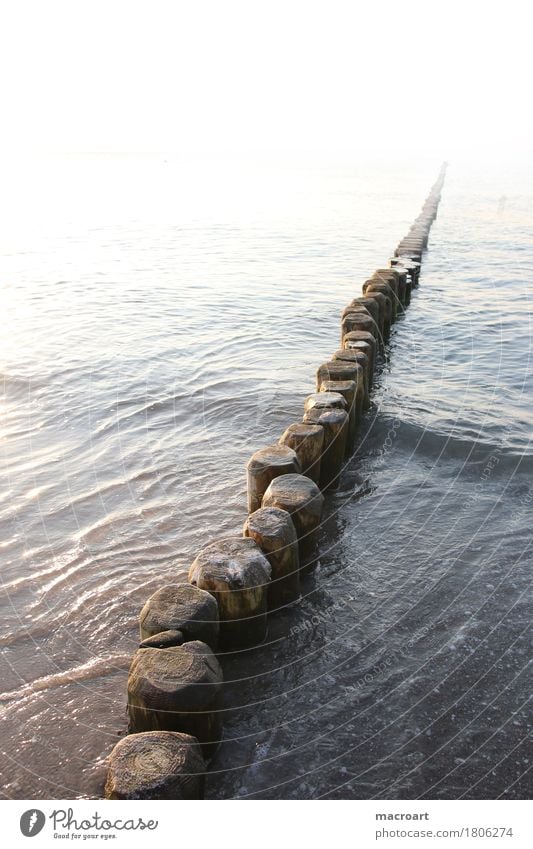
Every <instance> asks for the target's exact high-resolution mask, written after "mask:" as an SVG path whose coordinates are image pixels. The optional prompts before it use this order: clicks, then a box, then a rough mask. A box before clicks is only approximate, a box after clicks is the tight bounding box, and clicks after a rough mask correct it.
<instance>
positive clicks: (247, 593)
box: [189, 475, 285, 650]
mask: <svg viewBox="0 0 533 849" xmlns="http://www.w3.org/2000/svg"><path fill="white" fill-rule="evenodd" d="M280 477H282V478H283V477H285V475H280ZM274 480H277V478H274ZM271 572H272V570H271V568H270V563H269V562H268V560H267V559H266V557H265V555H264V554H263V552H262V551H261V549H260V548H259V546H258V545H256V543H255V542H254V541H253V540H252V539H247V538H245V537H229V538H226V539H221V540H217V541H216V542H212V543H211V544H210V545H207V546H206V547H205V548H203V549H202V550H201V551H200V553H199V554H198V556H197V557H196V559H195V560H194V562H193V564H192V566H191V568H190V569H189V581H190V583H191V584H193V586H196V587H200V588H201V589H203V590H207V592H210V593H212V595H214V596H215V598H216V600H217V602H218V614H219V617H220V644H221V646H222V648H223V649H226V650H228V649H235V648H243V647H246V646H250V645H254V644H256V643H260V642H262V641H263V640H264V639H265V637H266V633H267V615H266V612H267V591H268V584H269V582H270V578H271Z"/></svg>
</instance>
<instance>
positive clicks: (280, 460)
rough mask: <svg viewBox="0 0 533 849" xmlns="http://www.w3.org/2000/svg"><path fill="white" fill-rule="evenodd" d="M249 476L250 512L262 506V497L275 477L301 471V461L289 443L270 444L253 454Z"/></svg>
mask: <svg viewBox="0 0 533 849" xmlns="http://www.w3.org/2000/svg"><path fill="white" fill-rule="evenodd" d="M246 470H247V478H248V512H249V513H253V512H254V510H259V508H260V507H261V499H262V498H263V495H264V494H265V491H266V489H267V487H268V485H269V483H270V481H271V480H273V478H275V477H277V476H278V475H287V474H291V473H294V472H296V473H299V472H300V471H301V468H300V463H299V461H298V457H297V456H296V453H295V452H294V451H293V450H292V448H289V446H288V445H280V444H279V442H276V443H275V444H274V445H268V446H267V447H266V448H261V449H260V450H259V451H256V452H255V454H252V456H251V457H250V459H249V460H248V465H247V467H246Z"/></svg>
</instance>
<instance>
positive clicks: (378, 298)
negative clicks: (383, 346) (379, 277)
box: [362, 287, 391, 343]
mask: <svg viewBox="0 0 533 849" xmlns="http://www.w3.org/2000/svg"><path fill="white" fill-rule="evenodd" d="M362 300H364V301H366V300H370V301H375V302H376V303H377V304H378V306H379V314H380V315H379V320H380V323H381V328H382V331H381V334H382V341H383V343H384V342H386V341H387V339H388V338H389V334H390V323H391V303H390V300H389V299H388V298H387V296H386V295H385V294H384V293H383V292H376V291H374V290H373V289H372V287H369V288H368V289H367V291H366V293H365V295H364V296H363V298H362Z"/></svg>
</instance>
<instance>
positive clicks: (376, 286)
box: [363, 277, 396, 337]
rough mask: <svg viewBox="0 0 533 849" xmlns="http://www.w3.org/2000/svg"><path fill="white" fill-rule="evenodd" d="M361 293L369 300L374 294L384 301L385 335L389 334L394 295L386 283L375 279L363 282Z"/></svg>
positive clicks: (392, 315)
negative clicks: (380, 296)
mask: <svg viewBox="0 0 533 849" xmlns="http://www.w3.org/2000/svg"><path fill="white" fill-rule="evenodd" d="M363 293H364V295H365V297H368V298H371V297H373V296H374V295H375V294H379V295H382V296H383V297H384V298H385V299H386V302H385V335H386V336H387V337H388V336H389V334H390V328H391V324H392V322H393V321H394V304H395V302H396V295H395V293H394V291H393V290H392V289H391V287H390V286H389V284H388V283H383V282H380V281H379V280H377V278H375V277H373V278H372V277H371V278H370V279H369V280H365V282H364V283H363Z"/></svg>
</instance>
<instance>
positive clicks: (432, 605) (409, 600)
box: [0, 157, 533, 799]
mask: <svg viewBox="0 0 533 849" xmlns="http://www.w3.org/2000/svg"><path fill="white" fill-rule="evenodd" d="M439 165H440V163H438V162H434V163H428V164H427V165H419V166H417V167H416V168H415V167H413V168H407V169H405V168H404V169H396V168H395V169H393V168H388V169H384V168H379V169H378V168H375V167H374V168H370V167H362V166H361V167H344V168H340V167H338V168H320V169H318V168H316V169H312V168H306V167H303V166H302V167H296V168H295V167H292V168H290V167H280V166H276V167H274V166H272V167H262V168H259V167H255V166H252V165H249V166H248V165H247V166H239V167H237V166H236V165H235V164H231V163H228V164H227V165H226V166H225V167H224V168H220V167H215V166H214V165H212V164H210V163H208V162H202V163H199V162H197V163H192V164H188V165H187V166H186V165H185V164H184V163H182V162H178V161H175V160H173V159H167V160H165V159H163V158H155V157H154V158H143V159H140V158H133V157H130V158H127V157H115V158H101V157H100V158H98V157H93V158H91V157H87V158H78V159H75V158H72V159H69V160H64V161H60V160H55V161H48V162H47V163H46V164H45V166H43V163H38V164H36V165H31V164H28V163H24V166H23V168H17V167H13V168H11V170H10V172H9V173H8V174H7V175H4V177H3V186H4V190H3V194H4V200H7V203H6V204H5V208H4V212H3V214H2V221H1V227H2V241H3V243H4V251H3V253H4V256H3V260H2V277H1V290H0V291H1V299H2V303H1V310H0V314H1V317H2V321H3V329H2V334H1V338H0V372H1V376H2V383H1V386H2V389H3V399H2V407H1V410H2V412H1V417H0V430H1V436H2V442H1V446H2V469H3V481H4V482H3V486H2V488H1V491H0V531H1V532H0V551H1V559H2V570H1V574H2V580H3V593H2V612H1V623H2V626H1V630H0V645H1V647H2V661H1V675H2V680H1V685H0V690H1V695H0V716H1V729H2V731H1V751H2V767H1V769H2V771H3V772H4V775H3V776H2V788H3V795H4V796H5V797H8V798H27V797H30V798H31V797H51V798H61V797H63V798H68V797H78V796H88V797H91V796H98V795H100V794H101V792H102V782H103V776H104V765H103V759H104V758H105V756H106V755H107V754H108V753H109V751H110V750H111V748H112V746H113V744H114V743H115V742H116V740H117V739H118V737H119V735H122V734H124V733H125V730H126V716H125V684H126V676H127V667H128V665H129V659H130V656H131V653H132V652H133V650H134V648H135V647H136V643H137V639H136V638H137V616H138V612H139V610H140V607H141V606H142V604H143V603H144V601H145V600H146V598H147V596H148V595H149V594H151V593H152V592H153V591H155V589H157V588H158V587H159V586H160V585H161V584H163V583H165V582H168V581H169V580H172V578H173V577H175V576H177V575H179V574H180V573H182V572H183V570H185V569H187V568H188V566H189V564H190V562H191V561H192V559H193V557H194V556H195V554H196V552H197V551H198V549H199V548H200V547H201V546H202V545H203V544H204V543H206V542H208V541H209V540H210V539H211V538H214V537H219V536H221V535H222V534H232V533H239V532H240V528H241V525H242V522H243V520H244V518H245V513H244V504H245V501H244V496H245V481H244V474H243V468H244V464H245V462H246V460H247V458H248V457H249V455H250V454H251V453H252V452H253V451H254V450H256V449H257V448H259V447H262V446H263V445H265V444H267V443H268V442H271V441H274V440H276V439H277V438H278V437H279V435H280V434H281V432H282V431H283V430H284V428H285V427H286V426H287V425H288V424H289V423H290V422H291V421H297V420H298V419H299V418H300V416H301V411H302V402H303V398H304V397H305V395H306V394H308V392H309V391H311V390H312V388H313V385H314V380H313V377H314V371H315V368H316V367H317V366H318V365H319V364H320V363H321V362H322V361H324V360H325V359H326V358H328V356H329V355H330V354H331V353H332V351H334V350H335V349H336V347H337V343H338V332H339V329H338V326H339V312H340V309H341V307H342V306H344V304H345V303H346V302H348V301H349V300H350V299H351V298H352V297H354V296H355V295H357V294H359V292H360V286H361V283H362V282H363V281H364V280H365V279H366V277H368V276H369V274H370V272H371V271H372V270H373V269H374V268H376V267H378V266H381V265H383V264H384V263H385V262H386V261H387V259H388V257H389V256H390V254H391V251H392V249H393V247H394V244H395V243H396V241H397V240H398V238H399V237H400V236H401V235H402V234H403V233H404V231H405V230H406V229H407V227H408V225H409V224H410V222H411V221H412V219H413V218H414V217H415V215H416V214H417V212H418V209H419V206H420V204H421V202H422V200H423V198H424V197H425V195H426V194H427V191H428V189H429V186H430V185H431V183H432V182H433V181H434V179H435V177H436V174H437V170H438V167H439ZM532 221H533V191H532V188H531V185H527V184H526V182H525V179H524V175H522V174H521V173H520V172H519V170H518V169H517V168H514V169H513V170H512V171H511V170H510V169H507V170H505V169H504V170H499V171H491V170H490V169H487V170H486V171H482V170H481V169H479V170H478V171H476V172H475V173H472V172H471V171H468V170H467V169H463V168H461V166H460V164H457V165H454V163H452V166H451V167H450V169H449V171H448V177H447V181H446V184H445V188H444V194H443V201H442V203H441V207H440V211H439V217H438V219H437V221H436V222H435V224H434V227H433V230H432V236H431V244H430V249H429V251H428V254H427V257H426V261H425V264H424V268H423V275H422V278H421V286H420V288H419V290H417V292H416V294H415V295H414V297H413V299H412V303H411V307H410V308H409V311H408V314H407V315H406V316H405V317H404V318H402V319H401V320H400V321H399V322H398V323H397V324H396V325H395V326H394V330H393V333H392V337H391V340H390V345H389V350H388V351H387V353H386V357H385V358H384V360H383V362H382V363H381V366H380V372H379V374H378V376H377V378H376V388H375V392H374V398H373V406H372V409H371V411H370V412H369V414H368V415H367V417H366V420H365V425H364V428H363V430H362V432H361V437H360V441H359V445H358V449H357V452H356V455H355V457H354V459H353V461H352V462H351V464H350V466H349V468H348V469H347V470H346V473H345V476H344V480H343V483H342V487H341V490H340V491H339V493H338V494H337V495H336V496H335V497H333V498H330V499H329V501H328V504H327V516H326V519H325V521H324V525H323V529H322V534H321V539H320V561H319V565H318V567H317V569H316V573H315V574H314V575H313V576H312V577H311V578H309V579H308V581H307V583H306V585H305V586H304V597H303V599H302V602H301V603H300V604H299V605H297V606H294V607H293V608H292V609H290V610H289V611H287V612H285V613H284V614H282V615H279V616H278V617H277V618H275V619H273V621H272V622H271V627H270V632H269V638H268V641H267V643H266V644H265V645H264V646H262V647H261V648H260V649H259V650H255V651H249V652H246V653H242V654H236V655H232V656H231V657H227V658H225V659H224V669H225V675H226V678H227V680H228V681H229V682H230V683H229V684H228V686H227V703H226V707H227V715H226V725H225V742H224V744H223V745H222V746H221V747H220V749H219V751H218V753H217V755H216V757H215V759H214V761H213V763H212V772H211V777H210V780H209V787H208V795H209V796H210V797H213V798H234V797H256V798H298V799H308V798H318V797H321V798H322V797H328V798H374V797H384V798H415V797H420V796H424V795H426V796H428V797H431V798H458V797H464V798H492V797H496V796H499V795H500V794H503V795H504V796H505V797H506V798H521V797H524V796H526V795H527V785H528V769H529V765H530V764H529V760H528V757H529V755H528V751H527V734H528V716H530V712H529V711H528V704H527V698H528V679H527V666H526V664H527V660H528V657H529V654H530V638H529V634H528V631H527V626H528V620H529V618H530V617H529V615H528V612H529V611H528V607H529V601H530V597H529V598H528V589H529V579H530V572H531V508H532V492H531V475H532V471H533V456H532V455H533V451H532V448H531V445H530V438H531V430H532V414H531V390H532V380H531V370H530V368H529V363H530V351H531V339H532V335H533V334H532V328H531V302H530V300H528V299H529V297H530V294H531V285H530V283H531V280H532V278H533V257H532V256H531V250H530V248H531V244H532V241H533V224H532ZM528 406H529V409H528Z"/></svg>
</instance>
